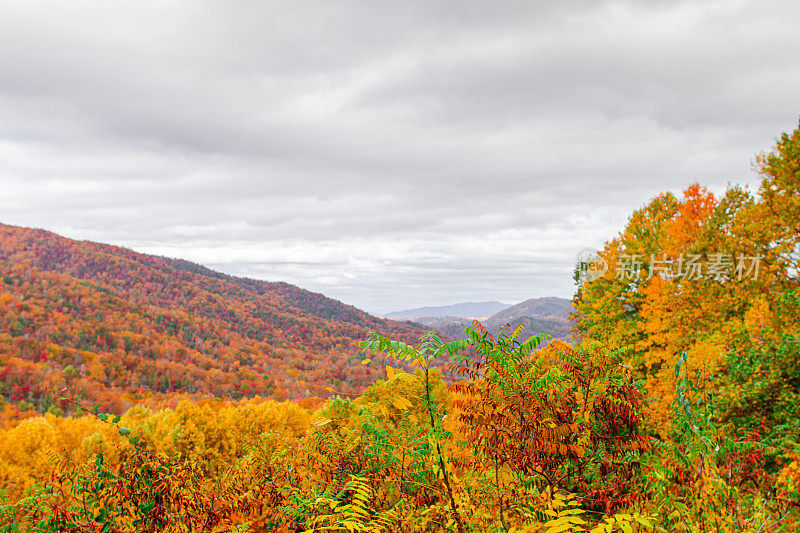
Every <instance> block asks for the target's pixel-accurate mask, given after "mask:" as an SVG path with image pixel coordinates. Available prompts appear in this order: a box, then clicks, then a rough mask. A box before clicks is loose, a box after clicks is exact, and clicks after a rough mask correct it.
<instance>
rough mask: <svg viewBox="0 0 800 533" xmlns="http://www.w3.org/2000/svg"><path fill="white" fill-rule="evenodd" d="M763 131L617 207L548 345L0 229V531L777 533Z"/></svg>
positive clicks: (798, 143)
mask: <svg viewBox="0 0 800 533" xmlns="http://www.w3.org/2000/svg"><path fill="white" fill-rule="evenodd" d="M765 148H768V151H766V152H764V153H763V154H760V155H757V156H756V166H757V169H758V172H759V179H760V186H759V187H758V189H757V190H749V189H748V188H747V187H744V186H737V185H730V186H729V187H728V189H727V190H726V191H724V192H723V193H721V194H713V193H712V192H711V191H710V190H708V189H707V188H706V187H704V186H703V185H702V184H699V183H695V184H692V183H691V182H687V183H686V186H685V188H684V190H683V191H682V193H681V194H673V193H670V192H664V193H662V194H660V195H658V196H656V197H654V198H652V199H651V200H650V201H649V202H648V203H646V204H645V205H643V206H641V207H639V208H638V209H635V210H634V208H635V206H632V207H631V214H630V216H629V218H628V222H627V224H626V225H625V227H623V228H620V231H619V233H618V234H617V235H609V236H608V240H607V242H606V244H605V246H604V247H603V248H602V249H600V250H597V251H596V254H594V255H593V256H592V257H590V258H587V260H586V262H584V263H581V264H579V265H577V266H576V269H575V294H574V298H573V302H572V303H573V307H574V312H573V313H572V315H571V317H570V321H571V327H572V334H571V336H569V337H568V338H563V339H553V338H550V337H549V336H548V335H544V334H540V333H542V332H537V331H525V332H523V331H522V329H521V328H518V327H517V326H516V324H509V325H507V326H506V327H504V328H502V329H501V330H500V331H499V332H498V331H496V330H492V331H489V330H488V329H487V328H485V327H484V325H483V324H481V322H480V321H474V322H473V323H472V324H471V325H470V326H469V327H467V328H466V330H465V332H464V333H465V334H464V336H463V337H460V338H459V339H455V338H453V337H450V336H448V335H447V334H445V333H438V332H436V331H428V329H427V328H425V327H423V326H422V325H419V324H417V323H414V322H412V321H393V320H388V319H381V318H376V317H374V316H372V315H370V314H368V313H366V312H363V311H361V310H359V309H357V308H355V307H352V306H349V305H346V304H344V303H341V302H339V301H337V300H333V299H330V298H327V297H325V296H323V295H321V294H317V293H313V292H309V291H306V290H303V289H300V288H298V287H295V286H293V285H289V284H286V283H272V282H265V281H258V280H253V279H248V278H244V277H236V276H231V275H226V274H222V273H219V272H216V271H213V270H210V269H208V268H206V267H203V266H201V265H199V264H195V263H191V262H188V261H184V260H178V259H171V258H166V257H158V256H153V255H145V254H140V253H135V252H133V251H131V250H127V249H124V248H118V247H114V246H109V245H103V244H97V243H93V242H88V241H76V240H70V239H67V238H63V237H60V236H58V235H56V234H53V233H49V232H47V231H43V230H36V229H27V228H22V227H16V226H9V225H0V531H3V532H9V533H10V532H22V531H36V532H147V531H169V532H221V531H242V532H244V531H251V532H260V531H283V532H301V531H302V532H312V531H341V532H372V531H375V532H378V531H384V532H395V531H402V532H436V531H452V532H458V533H466V532H488V531H508V532H512V531H513V532H520V533H521V532H538V531H542V532H548V533H559V532H579V531H581V532H585V531H592V532H609V533H610V532H617V531H620V532H645V531H648V532H649V531H656V532H666V531H683V532H695V531H703V532H712V531H713V532H733V531H748V532H754V533H755V532H764V531H787V532H788V531H796V530H798V529H800V278H798V276H799V275H800V126H798V128H797V129H796V130H794V131H792V132H787V133H784V134H782V135H781V136H780V137H778V140H777V143H776V145H775V146H773V147H765ZM520 297H522V295H521V296H520Z"/></svg>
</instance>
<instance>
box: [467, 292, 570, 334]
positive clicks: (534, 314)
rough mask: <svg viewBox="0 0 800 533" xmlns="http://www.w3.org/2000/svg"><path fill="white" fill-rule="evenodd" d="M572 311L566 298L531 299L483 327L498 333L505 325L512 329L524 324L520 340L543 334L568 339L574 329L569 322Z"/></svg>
mask: <svg viewBox="0 0 800 533" xmlns="http://www.w3.org/2000/svg"><path fill="white" fill-rule="evenodd" d="M572 310H573V308H572V302H570V301H569V300H567V299H566V298H557V297H552V296H551V297H546V298H531V299H530V300H525V301H524V302H521V303H518V304H517V305H512V306H511V307H509V308H507V309H503V310H502V311H500V312H498V313H496V314H495V315H493V316H491V317H489V318H488V319H486V320H485V321H484V322H483V325H484V326H485V327H486V329H488V330H489V331H492V332H497V331H500V328H501V327H503V325H504V324H511V327H512V329H515V328H516V327H517V326H518V325H519V324H524V325H525V331H524V332H523V334H522V336H521V338H520V340H523V339H528V338H530V337H531V336H532V335H538V334H541V333H546V334H548V335H550V336H551V337H552V338H554V339H559V338H566V337H568V336H569V335H570V330H571V327H572V326H571V324H570V322H569V314H570V313H571V312H572Z"/></svg>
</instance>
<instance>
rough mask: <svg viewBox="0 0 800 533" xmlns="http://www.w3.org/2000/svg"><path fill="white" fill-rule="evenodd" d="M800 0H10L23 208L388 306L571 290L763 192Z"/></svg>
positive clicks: (99, 237) (9, 153) (9, 129)
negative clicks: (690, 215)
mask: <svg viewBox="0 0 800 533" xmlns="http://www.w3.org/2000/svg"><path fill="white" fill-rule="evenodd" d="M798 28H800V2H797V1H794V0H786V1H771V0H757V1H756V0H754V1H748V2H736V1H725V2H703V1H698V0H693V1H690V2H671V1H655V0H654V1H642V0H639V1H635V2H599V1H587V2H553V1H547V2H538V1H531V0H526V1H521V2H497V1H492V2H489V1H481V2H476V1H469V0H466V1H465V0H459V1H448V2H436V1H431V0H425V1H408V0H406V1H404V2H379V1H375V0H364V1H341V2H305V1H299V0H290V1H286V2H265V1H253V2H247V1H218V2H206V1H201V0H186V1H171V0H159V1H157V2H148V1H141V0H137V1H134V2H132V1H125V2H119V1H110V0H103V1H100V0H97V1H93V2H85V1H70V2H64V1H52V2H39V1H35V0H20V1H10V0H0V222H5V223H9V224H15V225H21V226H31V227H39V228H45V229H48V230H51V231H55V232H57V233H60V234H62V235H65V236H68V237H72V238H80V239H90V240H94V241H100V242H107V243H113V244H118V245H123V246H127V247H130V248H133V249H134V250H137V251H141V252H146V253H154V254H160V255H167V256H172V257H181V258H185V259H189V260H193V261H197V262H199V263H203V264H205V265H207V266H210V267H212V268H215V269H218V270H222V271H224V272H228V273H232V274H238V275H246V276H251V277H256V278H262V279H267V280H283V281H288V282H290V283H294V284H297V285H299V286H301V287H304V288H307V289H311V290H315V291H319V292H322V293H324V294H326V295H329V296H332V297H334V298H337V299H340V300H343V301H345V302H347V303H351V304H353V305H356V306H358V307H361V308H364V309H366V310H368V311H372V312H376V313H381V312H387V311H392V310H398V309H404V308H408V307H417V306H423V305H441V304H449V303H455V302H460V301H469V300H472V301H476V300H500V301H503V302H509V303H515V302H519V301H522V300H525V299H527V298H532V297H537V296H564V297H570V296H571V295H572V293H573V290H574V286H573V282H572V279H571V271H572V268H573V266H574V262H575V257H576V255H577V254H578V253H579V252H580V251H581V250H583V249H585V248H597V247H599V246H601V245H602V243H603V242H604V241H605V240H607V239H609V238H611V237H613V235H614V234H615V233H616V232H618V231H619V230H620V229H621V228H622V226H623V225H624V223H625V221H626V219H627V217H628V215H629V214H630V212H631V211H632V210H634V209H636V208H637V207H639V206H640V205H641V204H642V203H643V202H645V201H646V200H647V199H648V198H650V197H652V196H653V195H655V194H657V193H659V192H661V191H664V190H672V191H675V192H679V191H680V190H681V189H682V188H683V187H685V186H687V185H689V184H690V183H692V182H694V181H700V182H701V183H703V184H706V185H708V186H709V187H711V188H712V189H713V190H715V191H720V192H721V191H723V190H724V188H725V186H726V183H728V182H736V183H742V184H751V185H754V184H756V183H757V182H758V178H757V176H756V174H755V173H754V172H753V170H752V161H753V158H754V155H755V154H756V153H757V152H759V151H763V150H765V149H769V148H770V147H771V146H772V145H773V143H774V140H775V138H776V137H777V136H778V135H779V134H780V133H781V132H783V131H791V130H793V129H794V128H795V127H797V123H798V117H799V116H800V61H799V60H798V57H800V31H798Z"/></svg>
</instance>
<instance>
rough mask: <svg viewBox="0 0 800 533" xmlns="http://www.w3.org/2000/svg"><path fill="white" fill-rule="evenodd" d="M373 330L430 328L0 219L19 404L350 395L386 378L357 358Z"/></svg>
mask: <svg viewBox="0 0 800 533" xmlns="http://www.w3.org/2000/svg"><path fill="white" fill-rule="evenodd" d="M369 331H378V332H381V333H383V334H386V335H391V336H393V337H397V338H401V339H404V340H407V341H412V340H416V339H417V338H418V337H419V336H421V335H422V334H424V332H425V329H424V328H422V327H420V326H419V325H416V324H412V323H399V322H395V321H390V320H382V319H379V318H376V317H374V316H371V315H369V314H367V313H365V312H363V311H360V310H358V309H356V308H355V307H352V306H349V305H345V304H343V303H341V302H338V301H336V300H332V299H330V298H326V297H325V296H323V295H321V294H315V293H311V292H308V291H304V290H303V289H300V288H298V287H294V286H292V285H288V284H286V283H270V282H265V281H258V280H252V279H246V278H238V277H234V276H228V275H225V274H222V273H219V272H214V271H212V270H210V269H207V268H205V267H203V266H201V265H196V264H194V263H190V262H188V261H182V260H176V259H168V258H163V257H156V256H151V255H145V254H139V253H136V252H133V251H131V250H127V249H124V248H120V247H115V246H109V245H104V244H97V243H92V242H86V241H74V240H71V239H66V238H63V237H60V236H58V235H55V234H53V233H50V232H46V231H43V230H35V229H26V228H19V227H14V226H8V225H2V224H0V396H2V397H3V398H5V399H6V400H8V401H10V402H12V403H15V404H17V403H19V402H21V401H24V402H28V404H33V405H34V406H35V407H36V408H38V409H39V410H44V409H47V408H48V407H50V406H51V403H52V398H53V396H54V394H56V393H57V392H54V391H60V390H61V389H63V388H66V389H67V393H68V394H73V393H74V394H78V393H83V394H85V395H86V396H88V397H89V398H90V399H91V400H92V401H96V402H103V403H104V405H108V407H109V408H116V409H122V408H125V407H127V406H128V405H129V404H131V403H133V402H136V401H141V400H145V399H150V400H156V401H162V400H165V399H168V398H169V397H171V396H175V395H179V394H192V395H213V396H219V397H233V398H237V397H242V396H254V395H261V396H273V397H276V398H284V397H290V398H291V397H294V398H297V397H302V396H307V395H312V394H317V395H327V394H328V392H326V391H330V390H333V391H336V392H341V393H346V394H351V393H356V392H359V391H360V390H361V389H362V388H363V387H364V386H366V385H368V384H369V383H371V382H372V381H373V380H375V379H377V378H379V377H381V376H380V370H378V365H370V366H364V365H361V364H359V362H360V357H361V356H360V350H359V349H358V347H357V346H356V344H357V342H358V340H360V339H363V338H365V337H366V336H367V334H368V332H369ZM58 394H60V393H58ZM28 404H25V405H26V406H27V405H28Z"/></svg>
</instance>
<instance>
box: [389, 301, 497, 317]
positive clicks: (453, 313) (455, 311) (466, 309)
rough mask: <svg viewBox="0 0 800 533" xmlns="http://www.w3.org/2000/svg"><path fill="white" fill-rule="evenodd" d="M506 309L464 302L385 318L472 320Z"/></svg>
mask: <svg viewBox="0 0 800 533" xmlns="http://www.w3.org/2000/svg"><path fill="white" fill-rule="evenodd" d="M507 307H509V305H508V304H504V303H500V302H464V303H459V304H453V305H440V306H435V307H418V308H416V309H406V310H405V311H395V312H393V313H387V314H386V315H385V317H386V318H391V319H394V320H415V319H417V318H423V317H458V318H470V319H472V318H481V317H487V316H492V315H493V314H495V313H497V312H498V311H501V310H503V309H505V308H507Z"/></svg>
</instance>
